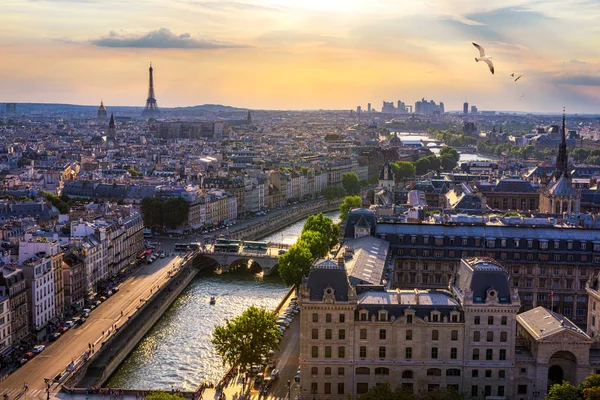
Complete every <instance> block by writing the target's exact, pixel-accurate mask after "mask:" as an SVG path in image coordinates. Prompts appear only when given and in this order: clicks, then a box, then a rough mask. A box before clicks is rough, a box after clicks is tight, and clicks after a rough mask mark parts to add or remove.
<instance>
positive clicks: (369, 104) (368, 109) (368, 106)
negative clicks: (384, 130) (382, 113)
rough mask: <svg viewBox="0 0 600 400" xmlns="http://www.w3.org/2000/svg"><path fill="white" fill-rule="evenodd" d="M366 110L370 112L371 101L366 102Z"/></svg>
mask: <svg viewBox="0 0 600 400" xmlns="http://www.w3.org/2000/svg"><path fill="white" fill-rule="evenodd" d="M367 111H368V112H371V103H368V104H367Z"/></svg>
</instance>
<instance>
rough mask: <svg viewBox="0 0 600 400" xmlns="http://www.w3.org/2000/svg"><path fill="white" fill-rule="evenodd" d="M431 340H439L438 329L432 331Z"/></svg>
mask: <svg viewBox="0 0 600 400" xmlns="http://www.w3.org/2000/svg"><path fill="white" fill-rule="evenodd" d="M431 340H439V331H438V330H437V329H434V330H433V331H431Z"/></svg>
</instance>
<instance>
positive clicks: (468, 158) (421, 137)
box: [397, 132, 499, 162]
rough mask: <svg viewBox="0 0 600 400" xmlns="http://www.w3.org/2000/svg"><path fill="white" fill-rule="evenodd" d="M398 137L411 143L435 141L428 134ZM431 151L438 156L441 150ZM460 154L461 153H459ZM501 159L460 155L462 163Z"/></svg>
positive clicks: (409, 134)
mask: <svg viewBox="0 0 600 400" xmlns="http://www.w3.org/2000/svg"><path fill="white" fill-rule="evenodd" d="M397 134H398V137H399V138H400V139H401V140H410V141H418V140H420V141H423V142H429V141H433V140H434V139H432V138H430V137H429V136H427V135H426V134H415V133H408V132H397ZM431 151H432V152H433V153H434V154H438V153H439V152H440V149H439V148H436V149H431ZM459 153H460V152H459ZM498 160H499V158H498V157H494V156H490V155H483V154H476V153H460V161H463V162H464V161H498Z"/></svg>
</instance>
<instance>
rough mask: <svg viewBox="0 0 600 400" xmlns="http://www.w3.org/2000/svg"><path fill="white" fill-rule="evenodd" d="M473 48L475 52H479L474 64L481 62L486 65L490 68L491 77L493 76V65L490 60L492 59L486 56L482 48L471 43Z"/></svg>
mask: <svg viewBox="0 0 600 400" xmlns="http://www.w3.org/2000/svg"><path fill="white" fill-rule="evenodd" d="M473 46H475V47H476V48H477V50H479V57H475V61H476V62H479V61H483V62H484V63H486V64H487V65H488V67H490V72H491V73H492V75H493V74H494V64H493V63H492V60H491V58H492V57H488V56H486V55H485V50H484V48H483V47H481V46H480V45H478V44H477V43H473Z"/></svg>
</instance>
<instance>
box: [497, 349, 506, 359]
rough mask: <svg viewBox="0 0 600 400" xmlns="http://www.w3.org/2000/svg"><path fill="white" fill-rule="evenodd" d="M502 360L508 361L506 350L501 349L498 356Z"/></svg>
mask: <svg viewBox="0 0 600 400" xmlns="http://www.w3.org/2000/svg"><path fill="white" fill-rule="evenodd" d="M498 358H499V359H500V360H506V349H500V353H499V355H498Z"/></svg>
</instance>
